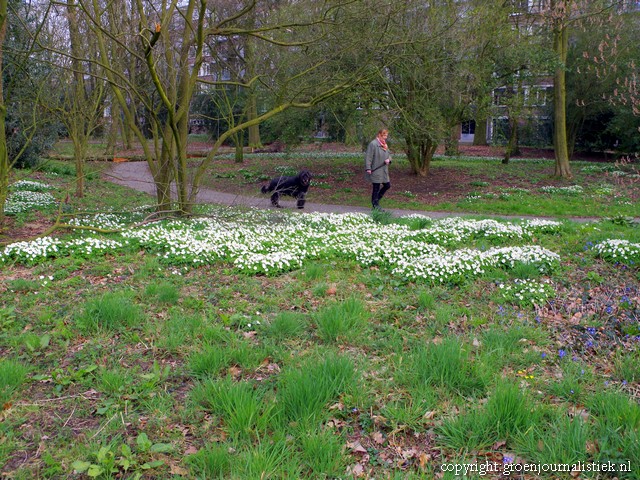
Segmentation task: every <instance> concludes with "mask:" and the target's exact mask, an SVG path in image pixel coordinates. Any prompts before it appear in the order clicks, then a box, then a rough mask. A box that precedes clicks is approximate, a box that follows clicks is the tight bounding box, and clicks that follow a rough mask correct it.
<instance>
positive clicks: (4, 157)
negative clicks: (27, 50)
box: [0, 0, 11, 224]
mask: <svg viewBox="0 0 640 480" xmlns="http://www.w3.org/2000/svg"><path fill="white" fill-rule="evenodd" d="M6 34H7V0H0V80H1V79H2V71H3V69H2V57H3V55H2V54H3V51H4V39H5V36H6ZM6 115H7V106H6V104H5V102H4V92H3V88H2V81H0V224H1V223H2V222H4V204H5V202H6V200H7V196H8V195H9V171H10V170H11V165H9V152H8V150H7V132H6V131H5V120H6Z"/></svg>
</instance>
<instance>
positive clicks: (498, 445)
mask: <svg viewBox="0 0 640 480" xmlns="http://www.w3.org/2000/svg"><path fill="white" fill-rule="evenodd" d="M506 444H507V442H505V441H504V440H499V441H497V442H496V443H494V444H493V446H492V447H491V448H492V449H494V450H500V449H501V448H502V447H504V446H505V445H506Z"/></svg>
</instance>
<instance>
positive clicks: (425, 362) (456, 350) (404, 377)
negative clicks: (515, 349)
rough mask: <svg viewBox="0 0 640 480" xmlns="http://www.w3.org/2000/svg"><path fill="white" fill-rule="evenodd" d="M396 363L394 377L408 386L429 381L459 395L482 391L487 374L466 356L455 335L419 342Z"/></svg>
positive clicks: (416, 385) (412, 386)
mask: <svg viewBox="0 0 640 480" xmlns="http://www.w3.org/2000/svg"><path fill="white" fill-rule="evenodd" d="M403 360H406V361H403V363H401V364H400V365H398V367H397V368H398V373H397V375H396V378H397V379H398V381H399V382H400V383H401V384H403V385H405V386H407V387H410V388H415V387H418V386H420V385H422V384H428V385H431V386H434V387H440V388H444V389H446V390H448V391H449V392H453V393H458V394H459V395H462V396H475V395H481V394H482V393H484V391H485V388H486V384H487V378H488V374H489V373H490V372H486V371H483V370H482V369H481V368H479V367H478V366H477V365H476V364H475V363H474V362H473V361H472V360H471V359H470V357H469V354H468V353H467V350H466V349H465V348H464V347H463V346H462V344H461V343H460V342H459V340H457V339H456V338H446V339H444V340H443V341H442V343H440V344H433V343H432V344H426V345H425V344H420V345H418V346H417V347H416V348H415V349H413V351H412V352H411V353H410V354H409V355H408V356H407V358H406V359H403Z"/></svg>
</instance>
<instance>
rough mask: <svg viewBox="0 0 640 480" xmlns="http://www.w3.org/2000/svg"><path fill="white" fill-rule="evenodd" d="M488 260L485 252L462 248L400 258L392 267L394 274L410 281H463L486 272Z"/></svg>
mask: <svg viewBox="0 0 640 480" xmlns="http://www.w3.org/2000/svg"><path fill="white" fill-rule="evenodd" d="M486 265H487V262H486V260H485V258H484V254H483V253H482V252H480V251H477V250H469V249H461V250H456V251H453V252H443V253H439V252H437V251H434V253H433V255H427V256H423V257H417V258H416V257H414V258H410V257H406V258H399V259H397V262H396V264H395V266H393V268H392V273H393V274H394V275H399V276H401V277H404V278H406V279H408V280H410V281H420V280H422V281H424V280H426V281H431V282H436V283H461V282H462V281H464V280H465V279H468V278H472V277H477V276H479V275H482V274H483V273H484V268H485V267H486Z"/></svg>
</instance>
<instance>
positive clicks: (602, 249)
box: [593, 239, 640, 265]
mask: <svg viewBox="0 0 640 480" xmlns="http://www.w3.org/2000/svg"><path fill="white" fill-rule="evenodd" d="M593 249H594V251H595V252H596V255H597V256H598V257H600V258H603V259H604V260H607V261H609V262H619V263H624V264H626V265H635V264H638V263H640V243H631V242H630V241H628V240H617V239H610V240H605V241H603V242H600V243H598V244H597V245H596V246H595V247H594V248H593Z"/></svg>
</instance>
